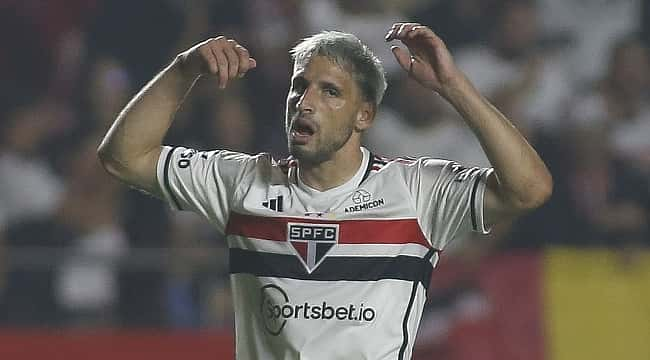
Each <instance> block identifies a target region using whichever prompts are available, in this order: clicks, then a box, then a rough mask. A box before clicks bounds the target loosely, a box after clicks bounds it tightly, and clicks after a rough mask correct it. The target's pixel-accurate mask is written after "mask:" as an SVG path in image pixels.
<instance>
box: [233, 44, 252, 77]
mask: <svg viewBox="0 0 650 360" xmlns="http://www.w3.org/2000/svg"><path fill="white" fill-rule="evenodd" d="M235 52H237V56H238V57H239V71H238V72H237V77H240V78H241V77H243V76H244V75H245V74H246V72H247V71H248V70H250V69H253V68H255V67H256V66H257V61H255V59H253V58H252V57H250V54H249V53H248V50H247V49H246V48H245V47H243V46H241V45H239V44H237V45H235Z"/></svg>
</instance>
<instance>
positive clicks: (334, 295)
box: [158, 147, 491, 360]
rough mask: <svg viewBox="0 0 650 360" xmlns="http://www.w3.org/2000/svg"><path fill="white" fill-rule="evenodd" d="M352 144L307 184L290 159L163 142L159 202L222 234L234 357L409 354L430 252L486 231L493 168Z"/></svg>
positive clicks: (433, 255)
mask: <svg viewBox="0 0 650 360" xmlns="http://www.w3.org/2000/svg"><path fill="white" fill-rule="evenodd" d="M362 151H363V163H362V165H361V166H360V168H359V170H358V171H357V173H356V174H355V175H354V176H353V177H352V178H351V179H350V180H349V181H348V182H346V183H345V184H342V185H340V186H338V187H336V188H333V189H330V190H327V191H317V190H314V189H312V188H310V187H309V186H307V185H306V184H304V183H303V182H302V181H301V180H300V177H299V175H298V168H297V166H296V165H297V163H296V161H288V162H280V163H276V162H275V161H273V160H272V159H271V158H270V157H269V155H267V154H259V155H255V156H251V155H245V154H241V153H235V152H230V151H211V152H197V151H195V150H192V149H186V148H171V147H165V148H164V150H163V152H162V154H161V157H160V160H159V162H158V180H159V183H160V187H161V188H162V189H163V192H164V195H165V197H166V199H167V201H168V202H169V203H170V204H171V206H172V207H174V208H176V209H182V210H191V211H195V212H198V213H200V214H202V215H203V216H204V217H206V218H207V219H208V220H209V221H210V222H212V223H213V224H214V225H215V226H216V227H217V228H218V229H219V230H220V231H222V232H223V233H225V235H226V237H227V240H228V245H229V249H230V250H229V252H230V274H231V286H232V293H233V297H234V306H235V330H236V354H237V358H238V359H242V360H246V359H303V360H304V359H328V360H332V359H373V360H376V359H410V358H411V352H412V348H413V343H414V338H415V335H416V332H417V328H418V324H419V322H420V317H421V315H422V309H423V306H424V303H425V298H426V291H427V287H428V285H429V280H430V276H431V272H432V270H433V268H434V267H435V265H436V263H437V261H438V256H439V252H440V251H441V250H442V249H444V247H445V246H446V245H447V244H448V243H449V242H450V241H451V240H452V239H453V238H454V237H455V236H458V235H461V234H462V233H466V232H468V231H471V230H474V231H478V232H482V233H486V232H487V230H486V229H485V226H484V225H483V193H484V191H485V186H486V182H487V177H488V175H489V173H490V172H491V169H487V168H485V169H480V168H464V167H462V166H460V165H458V164H457V163H454V162H450V161H446V160H439V159H431V158H421V159H407V158H399V159H393V160H390V159H386V158H382V157H378V156H374V155H372V154H371V153H370V152H369V151H368V150H366V149H365V148H362Z"/></svg>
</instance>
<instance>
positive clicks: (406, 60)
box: [390, 46, 413, 73]
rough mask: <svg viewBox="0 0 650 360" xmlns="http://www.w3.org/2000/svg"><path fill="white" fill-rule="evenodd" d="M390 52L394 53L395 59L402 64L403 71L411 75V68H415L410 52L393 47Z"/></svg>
mask: <svg viewBox="0 0 650 360" xmlns="http://www.w3.org/2000/svg"><path fill="white" fill-rule="evenodd" d="M390 50H391V51H392V52H393V55H395V59H396V60H397V62H398V63H399V64H400V66H401V67H402V69H404V70H405V71H407V72H409V73H410V72H411V66H413V64H412V61H413V59H412V58H411V55H410V54H409V52H408V51H406V50H404V49H402V48H400V47H399V46H391V48H390Z"/></svg>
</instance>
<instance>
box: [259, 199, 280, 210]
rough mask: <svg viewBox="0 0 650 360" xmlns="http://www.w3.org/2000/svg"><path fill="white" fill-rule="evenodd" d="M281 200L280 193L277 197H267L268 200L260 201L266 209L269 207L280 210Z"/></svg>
mask: <svg viewBox="0 0 650 360" xmlns="http://www.w3.org/2000/svg"><path fill="white" fill-rule="evenodd" d="M282 200H283V197H282V195H278V197H276V198H275V199H269V200H268V201H264V202H263V203H262V206H264V207H265V208H267V209H271V210H273V211H278V212H282V209H283V207H282Z"/></svg>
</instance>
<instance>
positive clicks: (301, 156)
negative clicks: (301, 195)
mask: <svg viewBox="0 0 650 360" xmlns="http://www.w3.org/2000/svg"><path fill="white" fill-rule="evenodd" d="M352 132H353V128H352V127H350V128H348V129H342V131H340V132H337V133H336V134H334V136H332V137H329V138H327V139H325V140H324V141H320V142H317V143H316V144H315V145H316V146H315V148H314V149H309V148H308V145H311V144H307V145H295V144H292V143H291V139H290V136H291V134H290V133H288V134H287V139H288V141H287V143H288V149H289V154H291V155H292V156H293V157H295V158H296V159H298V161H300V162H302V163H303V164H312V165H317V164H320V163H323V162H325V161H327V160H329V159H331V158H332V156H333V155H334V154H335V153H336V152H337V151H338V150H339V149H341V148H342V147H343V146H344V145H345V144H346V143H347V142H348V141H349V140H350V137H351V136H352ZM318 140H320V139H311V141H318Z"/></svg>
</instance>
